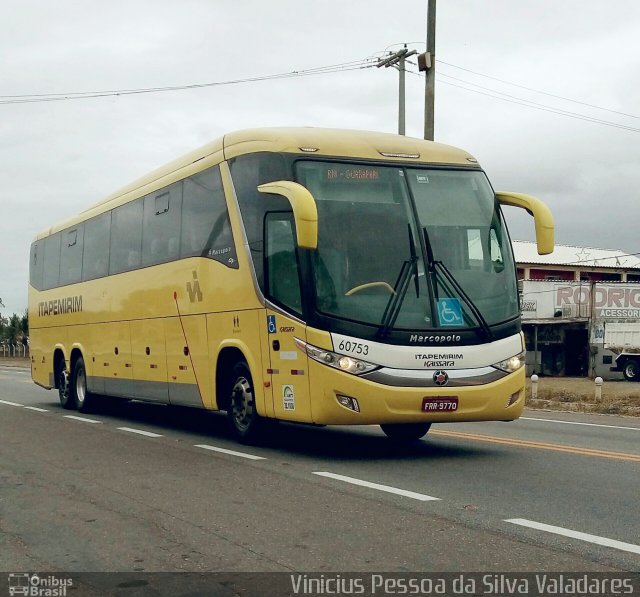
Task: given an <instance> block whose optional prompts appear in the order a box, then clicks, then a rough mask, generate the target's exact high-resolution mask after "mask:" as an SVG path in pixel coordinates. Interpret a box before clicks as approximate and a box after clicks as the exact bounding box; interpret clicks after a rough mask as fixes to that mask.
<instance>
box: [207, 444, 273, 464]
mask: <svg viewBox="0 0 640 597" xmlns="http://www.w3.org/2000/svg"><path fill="white" fill-rule="evenodd" d="M195 447H196V448H202V449H204V450H211V451H212V452H221V453H222V454H229V455H230V456H239V457H240V458H247V459H248V460H266V458H263V457H262V456H254V455H253V454H247V453H246V452H236V451H235V450H227V449H226V448H218V447H217V446H207V445H206V444H196V446H195Z"/></svg>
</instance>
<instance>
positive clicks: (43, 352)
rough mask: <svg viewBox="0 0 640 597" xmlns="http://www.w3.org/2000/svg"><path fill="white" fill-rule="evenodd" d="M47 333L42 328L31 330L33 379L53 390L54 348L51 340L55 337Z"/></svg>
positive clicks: (30, 347) (30, 343)
mask: <svg viewBox="0 0 640 597" xmlns="http://www.w3.org/2000/svg"><path fill="white" fill-rule="evenodd" d="M47 332H48V330H46V329H42V328H36V329H33V328H32V329H31V330H30V335H29V351H30V352H31V378H32V379H33V381H34V382H36V383H37V384H39V385H41V386H44V387H45V388H53V387H54V386H55V383H54V379H53V347H52V346H50V345H49V339H50V338H53V337H54V336H53V334H51V333H47Z"/></svg>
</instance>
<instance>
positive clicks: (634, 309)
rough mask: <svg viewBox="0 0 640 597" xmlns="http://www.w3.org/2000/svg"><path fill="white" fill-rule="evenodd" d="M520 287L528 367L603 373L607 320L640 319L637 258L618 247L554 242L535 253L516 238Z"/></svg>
mask: <svg viewBox="0 0 640 597" xmlns="http://www.w3.org/2000/svg"><path fill="white" fill-rule="evenodd" d="M513 249H514V254H515V259H516V264H517V269H518V280H519V283H520V288H521V300H522V317H523V331H524V334H525V339H526V344H527V373H528V374H531V373H534V372H535V373H538V374H542V375H571V376H581V375H590V376H592V377H593V376H597V375H599V376H601V377H603V378H604V379H622V374H621V373H618V372H613V371H611V370H610V369H611V366H612V365H613V364H614V359H615V355H614V354H613V353H612V352H611V351H609V350H607V349H605V347H604V333H605V329H606V325H607V324H608V323H612V322H615V323H629V322H640V258H639V257H638V256H636V255H629V254H627V253H624V252H622V251H615V250H608V249H595V248H591V247H576V246H568V245H556V247H555V250H554V251H553V253H551V254H550V255H538V252H537V250H536V244H535V243H534V242H525V241H514V242H513Z"/></svg>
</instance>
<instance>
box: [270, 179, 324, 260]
mask: <svg viewBox="0 0 640 597" xmlns="http://www.w3.org/2000/svg"><path fill="white" fill-rule="evenodd" d="M258 191H260V192H261V193H273V194H275V195H282V196H283V197H286V198H287V199H288V200H289V203H291V207H292V208H293V217H294V219H295V222H296V232H297V239H296V240H297V242H298V247H300V248H301V249H317V248H318V209H317V207H316V200H315V199H314V198H313V195H312V194H311V193H310V192H309V190H308V189H307V188H305V187H303V186H302V185H301V184H298V183H297V182H291V181H289V180H278V181H275V182H268V183H266V184H261V185H260V186H258Z"/></svg>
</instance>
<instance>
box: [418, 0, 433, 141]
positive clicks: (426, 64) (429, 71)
mask: <svg viewBox="0 0 640 597" xmlns="http://www.w3.org/2000/svg"><path fill="white" fill-rule="evenodd" d="M418 69H419V70H420V71H424V72H425V87H424V138H425V139H428V140H429V141H433V133H434V115H435V111H434V104H435V95H436V0H428V6H427V51H426V52H425V53H424V54H420V55H419V56H418Z"/></svg>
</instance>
